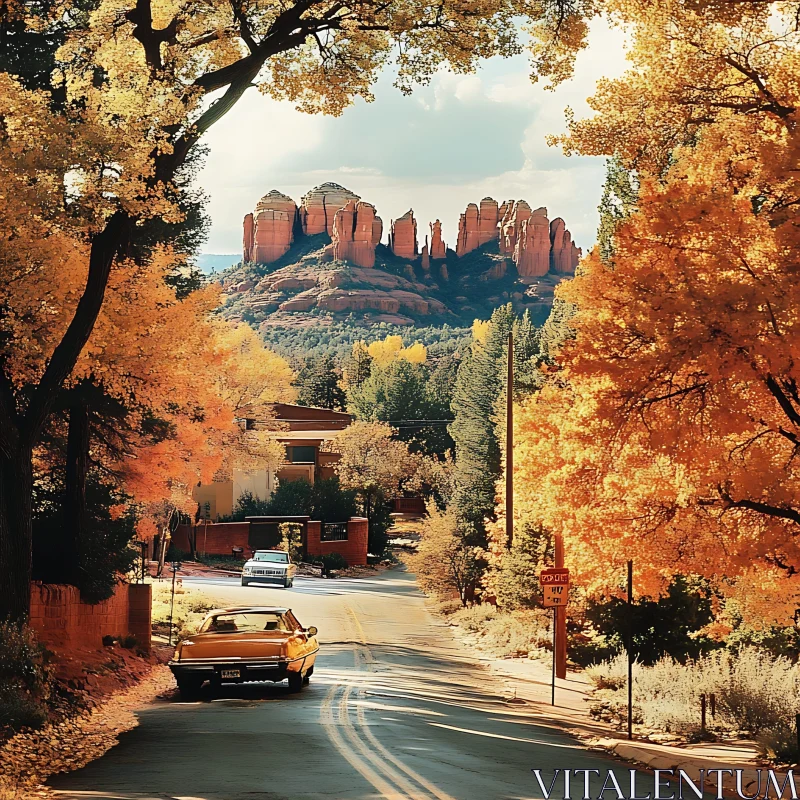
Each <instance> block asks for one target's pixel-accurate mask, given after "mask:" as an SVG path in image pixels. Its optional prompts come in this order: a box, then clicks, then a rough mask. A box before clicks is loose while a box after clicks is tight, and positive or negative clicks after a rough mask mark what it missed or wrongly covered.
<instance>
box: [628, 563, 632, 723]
mask: <svg viewBox="0 0 800 800" xmlns="http://www.w3.org/2000/svg"><path fill="white" fill-rule="evenodd" d="M627 633H628V636H627V639H628V642H627V645H628V648H627V649H628V739H633V561H629V562H628V631H627Z"/></svg>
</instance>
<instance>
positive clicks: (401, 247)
mask: <svg viewBox="0 0 800 800" xmlns="http://www.w3.org/2000/svg"><path fill="white" fill-rule="evenodd" d="M389 247H390V248H391V250H392V253H394V254H395V255H396V256H397V257H398V258H408V259H415V258H416V257H417V221H416V220H415V219H414V211H413V209H409V210H408V211H406V213H405V214H403V216H402V217H400V219H397V220H395V221H394V222H392V235H391V236H390V237H389Z"/></svg>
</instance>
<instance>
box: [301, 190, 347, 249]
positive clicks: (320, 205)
mask: <svg viewBox="0 0 800 800" xmlns="http://www.w3.org/2000/svg"><path fill="white" fill-rule="evenodd" d="M360 199H361V198H360V197H359V196H358V195H357V194H354V193H353V192H351V191H350V190H349V189H345V188H344V187H343V186H339V184H338V183H323V184H321V185H320V186H317V187H316V188H314V189H312V190H311V191H310V192H308V193H307V194H305V195H303V198H302V199H301V201H300V223H301V224H302V226H303V233H306V234H309V235H312V234H315V233H327V234H328V236H330V237H331V238H333V220H334V217H335V216H336V212H337V211H338V210H339V209H340V208H344V206H346V205H347V203H348V202H349V201H350V200H355V201H356V202H358V201H359V200H360Z"/></svg>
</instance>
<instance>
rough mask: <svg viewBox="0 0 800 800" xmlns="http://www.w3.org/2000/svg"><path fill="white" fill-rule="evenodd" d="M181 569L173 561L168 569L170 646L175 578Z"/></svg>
mask: <svg viewBox="0 0 800 800" xmlns="http://www.w3.org/2000/svg"><path fill="white" fill-rule="evenodd" d="M180 568H181V563H180V562H179V561H173V562H172V564H171V566H170V569H171V570H172V596H171V597H170V601H169V641H168V644H172V611H173V609H174V608H175V577H176V576H177V574H178V570H179V569H180Z"/></svg>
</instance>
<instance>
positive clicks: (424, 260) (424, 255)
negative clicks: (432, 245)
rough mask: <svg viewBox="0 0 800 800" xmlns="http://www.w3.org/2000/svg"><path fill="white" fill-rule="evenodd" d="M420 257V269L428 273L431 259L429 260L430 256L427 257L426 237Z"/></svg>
mask: <svg viewBox="0 0 800 800" xmlns="http://www.w3.org/2000/svg"><path fill="white" fill-rule="evenodd" d="M421 257H422V269H423V270H424V271H425V272H430V271H431V259H430V256H429V255H428V237H427V236H426V237H425V244H424V245H423V246H422V254H421Z"/></svg>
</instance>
